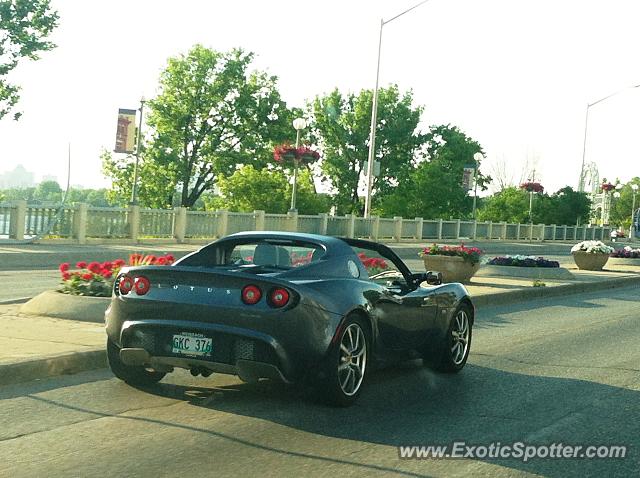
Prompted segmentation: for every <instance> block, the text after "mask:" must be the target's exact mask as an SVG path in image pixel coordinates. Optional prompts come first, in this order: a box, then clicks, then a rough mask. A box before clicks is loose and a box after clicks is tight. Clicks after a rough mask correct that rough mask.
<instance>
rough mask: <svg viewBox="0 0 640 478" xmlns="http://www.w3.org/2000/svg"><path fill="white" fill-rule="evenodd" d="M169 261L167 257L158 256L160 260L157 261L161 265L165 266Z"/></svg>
mask: <svg viewBox="0 0 640 478" xmlns="http://www.w3.org/2000/svg"><path fill="white" fill-rule="evenodd" d="M166 263H167V258H166V257H162V256H160V257H158V260H157V261H156V264H157V265H159V266H163V265H165V264H166Z"/></svg>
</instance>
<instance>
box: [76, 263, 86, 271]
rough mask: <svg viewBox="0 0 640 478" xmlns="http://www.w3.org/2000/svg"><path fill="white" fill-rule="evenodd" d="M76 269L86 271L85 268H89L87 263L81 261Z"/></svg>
mask: <svg viewBox="0 0 640 478" xmlns="http://www.w3.org/2000/svg"><path fill="white" fill-rule="evenodd" d="M76 267H78V268H79V269H84V268H85V267H87V263H86V262H85V261H80V262H78V263H77V264H76Z"/></svg>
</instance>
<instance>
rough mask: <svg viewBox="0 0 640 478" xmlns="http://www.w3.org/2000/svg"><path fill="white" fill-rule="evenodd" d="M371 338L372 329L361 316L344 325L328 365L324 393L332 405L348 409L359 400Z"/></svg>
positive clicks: (326, 366) (329, 356)
mask: <svg viewBox="0 0 640 478" xmlns="http://www.w3.org/2000/svg"><path fill="white" fill-rule="evenodd" d="M370 343H371V341H370V339H369V336H368V328H367V326H366V325H365V324H364V322H363V321H362V320H361V319H360V318H358V317H349V318H347V319H346V321H345V322H344V326H343V328H342V330H341V332H340V335H339V338H338V342H337V346H336V347H334V348H333V349H332V350H331V352H330V353H329V355H328V357H327V361H326V363H325V366H324V380H323V383H322V386H323V387H324V394H325V398H326V400H327V402H329V403H330V404H331V405H336V406H340V407H347V406H349V405H351V404H353V402H355V400H356V399H357V398H358V396H359V395H360V392H361V391H362V386H363V384H364V378H365V372H366V371H367V360H368V359H369V350H370Z"/></svg>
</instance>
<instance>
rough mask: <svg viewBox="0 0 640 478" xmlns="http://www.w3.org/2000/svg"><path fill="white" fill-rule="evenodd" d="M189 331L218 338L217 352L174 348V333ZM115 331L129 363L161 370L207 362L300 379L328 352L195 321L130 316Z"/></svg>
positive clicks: (227, 369)
mask: <svg viewBox="0 0 640 478" xmlns="http://www.w3.org/2000/svg"><path fill="white" fill-rule="evenodd" d="M108 330H109V329H108ZM111 332H112V333H113V332H114V331H113V329H112V330H111ZM184 332H186V333H198V334H202V335H203V336H205V337H210V338H212V339H213V351H212V354H211V356H210V357H198V356H193V357H191V356H188V355H180V354H175V353H173V352H172V340H173V335H174V334H182V333H184ZM114 335H116V336H114ZM109 337H110V339H111V340H112V341H113V342H114V343H116V344H117V345H118V346H119V347H120V348H121V352H120V354H121V360H122V361H123V362H124V363H127V364H129V365H146V366H149V367H151V368H154V369H156V370H165V369H171V368H172V367H178V368H186V369H191V368H204V369H207V370H211V371H213V372H218V373H226V374H233V375H238V376H239V377H240V378H242V379H243V380H246V381H252V380H255V379H258V378H271V379H277V380H281V381H283V382H294V381H296V380H297V379H298V378H299V377H300V376H301V375H302V374H303V373H304V371H305V370H306V369H308V368H309V367H310V366H311V365H313V364H314V363H317V362H318V361H319V360H320V359H321V358H322V356H323V355H324V354H322V355H319V354H318V353H317V352H313V351H302V350H295V351H292V350H287V349H286V348H285V347H284V346H283V345H282V344H281V343H280V342H279V341H278V340H276V339H275V338H274V337H272V336H270V335H267V334H264V333H262V332H258V331H255V330H251V329H243V328H239V327H233V326H228V325H222V324H211V323H203V322H193V321H178V320H171V321H167V320H149V319H147V320H128V321H124V322H123V323H122V327H121V328H120V329H119V331H118V332H117V333H116V334H113V335H112V334H109Z"/></svg>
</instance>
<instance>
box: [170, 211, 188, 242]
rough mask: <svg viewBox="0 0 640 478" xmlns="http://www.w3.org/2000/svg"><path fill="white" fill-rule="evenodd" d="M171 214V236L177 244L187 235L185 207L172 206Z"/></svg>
mask: <svg viewBox="0 0 640 478" xmlns="http://www.w3.org/2000/svg"><path fill="white" fill-rule="evenodd" d="M173 214H174V216H175V223H174V226H173V237H174V239H175V240H176V242H177V243H178V244H182V243H183V242H184V239H185V237H186V236H187V208H186V207H174V208H173Z"/></svg>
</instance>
